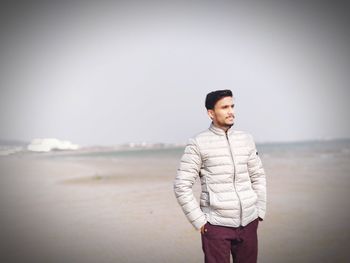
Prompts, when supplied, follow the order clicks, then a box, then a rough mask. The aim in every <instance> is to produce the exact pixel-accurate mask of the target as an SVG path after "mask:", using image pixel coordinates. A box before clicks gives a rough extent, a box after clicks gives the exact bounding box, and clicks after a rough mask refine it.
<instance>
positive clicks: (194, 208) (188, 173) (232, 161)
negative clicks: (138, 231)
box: [174, 124, 266, 229]
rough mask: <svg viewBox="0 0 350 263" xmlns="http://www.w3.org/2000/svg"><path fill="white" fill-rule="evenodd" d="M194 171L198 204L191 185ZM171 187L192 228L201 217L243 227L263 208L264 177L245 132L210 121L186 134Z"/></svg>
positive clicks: (200, 224)
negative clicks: (190, 136) (198, 130)
mask: <svg viewBox="0 0 350 263" xmlns="http://www.w3.org/2000/svg"><path fill="white" fill-rule="evenodd" d="M198 176H200V180H201V185H202V192H201V196H200V205H199V204H198V202H197V200H196V198H195V197H194V195H193V191H192V186H193V184H194V182H195V180H196V178H197V177H198ZM174 192H175V196H176V198H177V201H178V203H179V204H180V206H181V207H182V209H183V211H184V213H185V215H186V217H187V219H188V220H189V221H190V222H191V223H192V225H193V226H194V227H195V228H196V229H200V227H201V226H203V225H204V224H205V223H206V222H210V223H211V224H213V225H222V226H230V227H239V226H246V225H247V224H249V223H250V222H251V221H253V220H254V219H256V218H257V217H260V218H262V219H263V218H264V217H265V211H266V179H265V172H264V169H263V167H262V164H261V160H260V158H259V156H258V152H257V151H256V147H255V143H254V140H253V138H252V136H251V135H249V134H247V133H245V132H241V131H234V130H232V127H231V128H230V129H229V130H228V131H227V133H225V132H224V131H223V130H222V129H220V128H217V127H216V126H214V125H213V124H211V125H210V127H209V129H208V130H206V131H204V132H202V133H200V134H198V135H197V136H196V137H195V138H193V139H190V140H189V143H188V144H187V146H186V148H185V152H184V155H183V156H182V158H181V162H180V166H179V169H178V171H177V176H176V178H175V181H174Z"/></svg>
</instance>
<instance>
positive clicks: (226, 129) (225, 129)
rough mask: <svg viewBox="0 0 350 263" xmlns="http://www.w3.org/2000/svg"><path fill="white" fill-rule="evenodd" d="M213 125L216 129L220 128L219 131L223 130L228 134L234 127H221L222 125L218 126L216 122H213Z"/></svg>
mask: <svg viewBox="0 0 350 263" xmlns="http://www.w3.org/2000/svg"><path fill="white" fill-rule="evenodd" d="M213 125H214V126H215V127H217V128H219V129H221V130H223V131H224V132H227V131H228V129H230V128H231V127H232V125H231V126H220V125H218V124H217V123H215V122H213Z"/></svg>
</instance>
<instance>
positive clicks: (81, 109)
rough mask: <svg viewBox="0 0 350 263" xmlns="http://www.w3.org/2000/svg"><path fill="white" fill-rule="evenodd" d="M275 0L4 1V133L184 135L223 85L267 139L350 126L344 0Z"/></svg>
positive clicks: (101, 137)
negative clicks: (207, 97) (284, 0)
mask: <svg viewBox="0 0 350 263" xmlns="http://www.w3.org/2000/svg"><path fill="white" fill-rule="evenodd" d="M48 2H53V1H48ZM63 2H67V1H63ZM111 2H112V1H111ZM278 2H281V1H276V2H275V4H272V2H271V1H256V2H251V1H242V2H240V3H239V2H234V1H231V2H230V3H228V2H220V1H158V2H157V1H117V2H114V3H113V4H110V3H109V4H107V3H102V2H101V1H96V2H89V3H88V4H87V2H86V1H76V2H75V3H74V4H72V3H70V4H68V3H65V4H59V3H51V4H48V3H47V4H43V2H42V3H39V2H31V3H27V4H24V5H23V4H22V5H18V6H16V5H11V6H3V8H2V10H1V18H0V22H1V26H0V30H1V36H2V37H1V39H2V40H1V42H2V43H1V48H0V69H1V71H0V88H1V96H0V125H1V130H0V138H2V139H17V140H25V141H30V140H31V139H33V138H44V137H55V138H58V139H62V140H70V141H72V142H73V143H77V144H80V145H98V144H99V145H108V144H120V143H126V142H131V141H134V142H141V141H146V142H166V143H172V142H180V143H183V142H186V141H187V139H188V138H189V137H191V136H193V135H194V134H196V133H198V132H200V131H202V130H204V129H206V128H207V127H208V126H209V122H210V120H209V118H208V117H207V114H206V110H205V107H204V98H205V95H206V94H207V93H208V92H210V91H212V90H217V89H231V90H232V91H233V93H234V97H235V104H236V124H235V126H236V129H239V130H245V131H248V132H250V133H251V134H253V136H254V137H255V139H256V140H257V141H259V142H264V141H295V140H306V139H322V138H337V137H350V124H349V120H348V118H349V117H348V114H349V112H350V111H349V108H350V106H349V103H348V100H349V98H350V96H349V95H350V91H349V88H348V86H349V76H350V70H349V69H350V53H349V47H350V41H349V40H350V39H349V23H348V22H349V20H348V18H347V14H348V9H347V8H345V6H341V5H339V4H333V5H329V4H328V5H326V4H322V2H318V4H317V5H312V4H306V3H305V1H304V2H303V3H299V4H296V3H292V4H291V3H289V4H288V3H284V4H283V3H278ZM290 2H294V1H290ZM332 3H333V2H332Z"/></svg>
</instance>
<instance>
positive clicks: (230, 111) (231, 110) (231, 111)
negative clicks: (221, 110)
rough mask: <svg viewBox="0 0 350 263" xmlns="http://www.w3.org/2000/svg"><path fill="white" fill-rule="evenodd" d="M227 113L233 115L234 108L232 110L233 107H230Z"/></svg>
mask: <svg viewBox="0 0 350 263" xmlns="http://www.w3.org/2000/svg"><path fill="white" fill-rule="evenodd" d="M229 113H230V115H232V116H234V115H235V114H234V110H233V108H232V107H230V110H229Z"/></svg>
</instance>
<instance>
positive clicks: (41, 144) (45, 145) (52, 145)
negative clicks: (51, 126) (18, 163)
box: [27, 138, 79, 152]
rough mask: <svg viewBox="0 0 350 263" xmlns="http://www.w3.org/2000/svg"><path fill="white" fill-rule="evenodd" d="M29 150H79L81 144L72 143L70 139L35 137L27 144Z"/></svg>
mask: <svg viewBox="0 0 350 263" xmlns="http://www.w3.org/2000/svg"><path fill="white" fill-rule="evenodd" d="M27 149H28V150H29V151H34V152H50V151H52V150H77V149H79V145H77V144H72V143H71V142H70V141H60V140H58V139H55V138H43V139H34V140H32V141H31V143H30V144H29V145H28V146H27Z"/></svg>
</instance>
